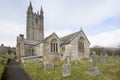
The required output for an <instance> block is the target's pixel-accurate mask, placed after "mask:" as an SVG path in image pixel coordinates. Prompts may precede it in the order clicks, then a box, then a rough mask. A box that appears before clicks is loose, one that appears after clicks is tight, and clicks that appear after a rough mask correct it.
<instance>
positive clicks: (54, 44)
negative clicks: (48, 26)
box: [51, 38, 58, 52]
mask: <svg viewBox="0 0 120 80" xmlns="http://www.w3.org/2000/svg"><path fill="white" fill-rule="evenodd" d="M51 52H58V44H57V39H55V38H54V39H52V40H51Z"/></svg>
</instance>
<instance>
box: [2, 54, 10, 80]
mask: <svg viewBox="0 0 120 80" xmlns="http://www.w3.org/2000/svg"><path fill="white" fill-rule="evenodd" d="M0 57H2V58H3V60H2V61H0V80H1V77H2V74H3V72H4V69H5V65H6V64H7V60H8V56H0Z"/></svg>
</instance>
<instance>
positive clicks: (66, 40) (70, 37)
mask: <svg viewBox="0 0 120 80" xmlns="http://www.w3.org/2000/svg"><path fill="white" fill-rule="evenodd" d="M79 32H80V31H79ZM79 32H75V33H72V34H69V35H67V36H64V37H62V38H60V40H61V44H68V43H70V41H72V40H73V39H74V38H75V37H76V36H77V34H78V33H79Z"/></svg>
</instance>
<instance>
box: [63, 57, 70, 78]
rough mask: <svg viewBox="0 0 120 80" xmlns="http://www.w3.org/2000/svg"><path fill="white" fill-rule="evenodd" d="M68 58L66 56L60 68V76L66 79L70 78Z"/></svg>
mask: <svg viewBox="0 0 120 80" xmlns="http://www.w3.org/2000/svg"><path fill="white" fill-rule="evenodd" d="M70 61H71V59H70V57H69V56H67V57H66V58H65V63H64V64H63V66H62V76H63V77H67V76H71V64H70Z"/></svg>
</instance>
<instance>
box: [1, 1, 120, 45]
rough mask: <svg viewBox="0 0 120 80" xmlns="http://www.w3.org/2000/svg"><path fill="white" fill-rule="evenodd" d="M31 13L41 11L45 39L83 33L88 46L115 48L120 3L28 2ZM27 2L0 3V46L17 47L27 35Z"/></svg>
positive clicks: (118, 37) (118, 40)
mask: <svg viewBox="0 0 120 80" xmlns="http://www.w3.org/2000/svg"><path fill="white" fill-rule="evenodd" d="M31 2H32V6H33V10H34V12H37V11H40V8H41V6H42V7H43V10H44V27H45V36H48V35H50V34H51V33H53V32H56V33H57V35H58V36H60V37H62V36H65V35H67V34H70V33H74V32H77V31H79V30H80V27H82V29H83V30H84V32H85V34H86V36H87V37H88V39H89V41H90V43H91V46H95V45H99V46H107V47H116V46H117V45H118V44H119V43H120V0H31ZM29 3H30V0H12V1H11V0H0V44H2V43H4V45H6V46H16V37H17V36H18V35H19V34H24V35H25V36H26V32H25V31H26V11H27V8H28V6H29Z"/></svg>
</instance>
